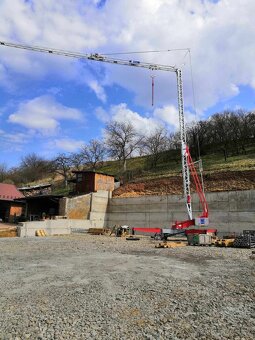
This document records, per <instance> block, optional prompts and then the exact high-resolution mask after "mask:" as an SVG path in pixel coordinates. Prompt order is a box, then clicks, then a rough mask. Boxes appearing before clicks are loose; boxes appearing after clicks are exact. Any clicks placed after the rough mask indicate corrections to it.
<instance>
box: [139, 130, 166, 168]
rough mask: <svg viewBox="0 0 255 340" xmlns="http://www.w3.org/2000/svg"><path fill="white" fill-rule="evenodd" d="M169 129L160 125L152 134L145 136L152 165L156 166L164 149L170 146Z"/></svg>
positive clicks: (144, 143)
mask: <svg viewBox="0 0 255 340" xmlns="http://www.w3.org/2000/svg"><path fill="white" fill-rule="evenodd" d="M167 142H168V139H167V131H166V129H165V128H164V127H159V128H158V129H156V130H155V131H154V132H153V133H151V134H150V136H148V137H145V138H144V142H143V145H144V148H145V150H146V151H147V154H149V155H150V160H151V166H152V167H153V168H155V167H156V166H157V164H158V161H159V159H160V157H161V155H162V152H163V151H166V150H167V146H168V143H167Z"/></svg>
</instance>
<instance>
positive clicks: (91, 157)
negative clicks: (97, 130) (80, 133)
mask: <svg viewBox="0 0 255 340" xmlns="http://www.w3.org/2000/svg"><path fill="white" fill-rule="evenodd" d="M106 151H107V150H106V147H105V146H104V144H103V142H101V141H99V140H97V139H92V140H90V141H89V143H88V144H87V145H84V146H83V147H82V150H81V155H82V158H83V160H84V162H85V164H86V165H87V166H89V168H91V169H93V170H96V169H97V168H98V167H100V166H102V165H103V162H104V158H105V155H106Z"/></svg>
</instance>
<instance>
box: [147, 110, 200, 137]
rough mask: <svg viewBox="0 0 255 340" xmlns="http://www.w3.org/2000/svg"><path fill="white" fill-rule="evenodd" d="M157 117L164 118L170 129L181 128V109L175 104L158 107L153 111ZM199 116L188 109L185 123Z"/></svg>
mask: <svg viewBox="0 0 255 340" xmlns="http://www.w3.org/2000/svg"><path fill="white" fill-rule="evenodd" d="M153 115H154V117H155V118H158V119H160V120H162V121H163V122H165V123H167V124H168V125H169V126H170V129H174V130H175V131H176V130H178V129H179V111H178V109H177V108H176V107H175V106H173V105H168V106H164V107H161V108H156V109H155V110H154V112H153ZM196 120H197V117H196V115H195V114H193V113H191V112H189V111H186V112H185V123H186V124H188V123H191V122H193V121H196Z"/></svg>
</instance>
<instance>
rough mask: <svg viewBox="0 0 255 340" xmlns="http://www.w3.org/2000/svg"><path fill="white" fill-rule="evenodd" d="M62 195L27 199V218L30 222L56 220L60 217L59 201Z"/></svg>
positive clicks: (25, 200)
mask: <svg viewBox="0 0 255 340" xmlns="http://www.w3.org/2000/svg"><path fill="white" fill-rule="evenodd" d="M62 197H63V196H62V195H38V196H29V197H25V199H24V202H25V204H26V209H25V210H26V211H25V217H26V219H28V220H29V221H39V220H41V219H44V218H50V219H51V218H54V216H57V215H59V200H60V198H62Z"/></svg>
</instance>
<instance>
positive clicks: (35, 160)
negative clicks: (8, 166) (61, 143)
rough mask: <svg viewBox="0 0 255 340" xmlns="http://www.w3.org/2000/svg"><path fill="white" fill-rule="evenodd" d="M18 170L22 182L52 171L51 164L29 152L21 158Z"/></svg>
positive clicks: (30, 180)
mask: <svg viewBox="0 0 255 340" xmlns="http://www.w3.org/2000/svg"><path fill="white" fill-rule="evenodd" d="M19 171H20V172H21V176H22V177H23V182H25V183H26V182H34V181H37V180H39V179H42V178H44V177H46V176H47V175H48V174H49V173H50V172H51V171H52V164H51V162H50V161H48V160H45V159H44V158H42V157H40V156H38V155H36V154H35V153H30V154H28V155H26V156H25V157H23V158H22V159H21V164H20V166H19Z"/></svg>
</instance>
